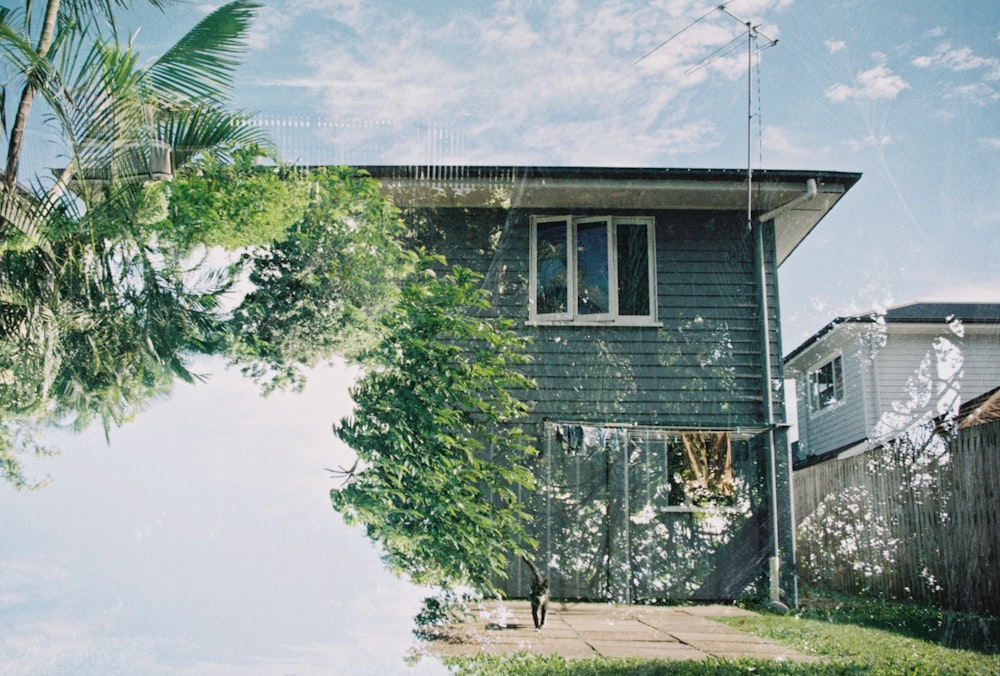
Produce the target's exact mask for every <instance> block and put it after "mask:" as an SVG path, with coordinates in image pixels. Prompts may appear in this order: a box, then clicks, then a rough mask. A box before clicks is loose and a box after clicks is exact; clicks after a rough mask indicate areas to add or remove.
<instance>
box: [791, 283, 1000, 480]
mask: <svg viewBox="0 0 1000 676" xmlns="http://www.w3.org/2000/svg"><path fill="white" fill-rule="evenodd" d="M785 373H786V376H787V377H789V378H794V379H795V382H796V387H795V390H796V397H797V409H798V433H799V440H798V442H797V443H796V444H795V445H794V447H795V448H794V462H795V466H796V468H798V467H804V466H807V465H810V464H814V463H816V462H821V461H825V460H830V459H833V458H837V457H848V456H850V455H854V454H857V453H862V452H865V451H868V450H871V449H873V448H876V447H878V446H879V445H881V444H882V443H884V442H885V441H888V440H890V439H894V438H896V437H898V436H899V435H900V434H902V433H903V432H905V431H906V430H907V429H909V428H911V427H913V426H914V425H918V424H921V423H926V422H929V421H931V420H933V419H935V418H938V417H939V416H947V415H954V414H955V413H956V410H957V408H958V407H959V405H965V404H966V403H967V402H970V401H974V400H975V399H976V398H977V397H980V396H982V395H984V394H986V393H988V392H990V391H991V390H994V389H996V388H997V386H1000V304H996V303H912V304H909V305H903V306H899V307H893V308H889V309H888V310H884V311H880V312H875V311H873V312H867V313H863V314H858V315H851V316H844V317H837V318H836V319H834V320H832V321H831V322H829V323H828V324H827V325H826V326H824V327H823V328H822V329H820V330H819V331H817V332H816V333H815V334H814V335H812V336H811V337H809V338H808V339H807V340H806V341H804V342H803V343H802V344H801V345H799V346H798V347H797V348H795V349H794V350H793V351H792V352H790V353H789V354H788V356H787V357H785Z"/></svg>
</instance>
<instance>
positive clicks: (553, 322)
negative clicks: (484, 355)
mask: <svg viewBox="0 0 1000 676" xmlns="http://www.w3.org/2000/svg"><path fill="white" fill-rule="evenodd" d="M524 325H525V326H559V327H566V326H581V327H597V326H604V327H621V328H651V329H662V328H663V322H658V321H656V320H653V319H643V320H630V321H622V320H620V319H605V320H594V319H589V320H580V319H528V320H526V321H525V322H524Z"/></svg>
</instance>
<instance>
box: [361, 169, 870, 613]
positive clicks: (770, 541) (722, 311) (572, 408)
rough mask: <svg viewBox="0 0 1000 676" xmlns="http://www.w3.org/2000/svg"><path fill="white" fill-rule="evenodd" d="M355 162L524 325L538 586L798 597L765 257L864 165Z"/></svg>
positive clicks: (518, 577) (417, 231) (592, 591)
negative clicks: (543, 579)
mask: <svg viewBox="0 0 1000 676" xmlns="http://www.w3.org/2000/svg"><path fill="white" fill-rule="evenodd" d="M367 169H368V171H369V172H370V173H371V175H372V176H373V177H374V178H376V179H378V180H379V181H380V182H381V183H382V185H383V190H384V191H385V192H386V193H387V194H389V195H390V196H391V197H392V199H393V201H394V202H395V204H396V205H397V206H398V207H400V208H401V209H402V210H403V217H404V220H406V222H407V223H408V224H409V226H410V228H411V230H412V232H413V237H414V240H415V242H418V243H420V244H422V245H424V246H427V248H428V249H429V250H432V251H435V252H437V253H443V254H444V255H445V256H446V257H447V259H448V262H449V264H460V265H464V266H467V267H470V268H472V269H474V270H478V271H479V272H482V273H483V274H484V275H485V278H484V284H485V286H486V288H487V289H488V290H489V291H490V293H491V296H492V301H493V308H494V309H493V311H494V312H496V313H498V314H500V315H503V316H506V317H510V318H512V319H514V320H515V321H516V322H517V326H518V327H519V330H520V331H522V332H523V333H524V334H526V335H528V336H530V337H531V338H532V340H533V342H532V344H531V347H530V350H531V352H532V355H531V356H532V360H531V361H530V363H529V364H528V365H526V366H525V367H523V368H524V369H525V371H526V373H527V375H529V376H531V377H532V378H533V379H534V380H535V381H536V383H537V388H536V389H534V390H532V391H530V392H528V393H527V394H526V396H527V397H529V398H530V401H529V404H530V406H531V413H530V416H529V418H528V420H527V425H526V429H527V431H529V432H530V433H531V434H532V435H533V436H534V437H535V439H536V440H537V445H538V450H539V456H538V459H537V463H538V465H537V473H538V478H539V482H540V484H541V489H540V490H539V492H538V493H537V495H532V496H523V497H524V499H525V501H526V502H527V504H528V505H530V506H531V507H532V508H533V511H534V513H535V515H536V518H535V522H534V526H533V527H534V528H535V535H536V537H537V539H538V541H539V551H538V561H539V563H540V566H541V567H542V568H544V569H546V570H547V572H548V574H549V576H550V578H551V583H552V589H553V594H554V595H555V596H556V597H561V598H581V599H595V600H597V599H600V600H614V601H621V602H644V601H657V600H679V599H703V600H722V599H732V598H735V597H736V596H737V595H738V594H739V593H740V592H741V591H742V590H743V589H744V588H745V587H746V586H747V585H749V584H750V583H752V582H754V581H755V580H758V579H760V580H765V579H766V580H768V581H769V583H770V586H769V591H770V595H771V598H772V600H778V599H779V598H780V599H783V600H784V602H785V603H789V604H794V603H795V602H796V583H795V554H794V528H793V521H792V514H791V504H792V501H791V487H790V473H791V458H790V453H789V449H788V444H787V437H786V431H785V430H786V424H785V407H784V401H783V392H782V388H781V386H780V384H781V383H782V379H783V372H782V360H781V354H782V348H781V339H780V332H779V308H778V291H777V277H776V272H777V268H778V266H779V265H780V264H781V263H782V262H783V261H784V260H785V259H786V258H787V257H788V256H789V255H790V254H791V253H792V251H793V250H794V249H795V248H796V246H798V244H799V243H800V242H801V241H802V240H803V239H804V238H805V237H806V236H807V235H808V234H809V232H810V231H811V230H812V229H813V228H814V227H815V226H816V224H817V223H818V222H819V221H820V220H821V219H822V218H823V216H825V215H826V213H827V212H828V211H829V210H830V209H831V208H832V207H833V206H834V204H836V203H837V201H838V200H839V199H840V198H841V197H842V196H843V195H844V194H845V193H846V192H847V191H848V190H849V189H850V188H851V187H852V186H853V185H854V184H855V183H856V182H857V180H858V179H859V178H860V175H859V174H855V173H842V172H822V171H820V172H817V171H770V170H768V171H756V172H754V173H753V174H752V183H750V182H748V180H747V178H748V177H747V172H746V171H745V170H729V169H721V170H716V169H711V170H710V169H626V168H569V167H561V168H554V167H473V166H462V167H445V166H431V167H417V166H412V167H410V166H376V167H367ZM748 197H749V199H750V202H751V205H750V209H748V206H747V202H748ZM748 211H749V212H750V213H749V214H748ZM748 216H749V218H748ZM509 571H510V574H509V577H508V579H507V580H505V581H502V586H503V587H504V588H505V591H506V592H507V593H508V595H510V596H514V597H517V596H523V595H524V594H525V593H526V591H527V586H528V581H527V574H528V573H527V571H526V570H525V569H524V566H523V564H521V563H520V562H519V561H516V560H512V561H511V564H510V569H509ZM768 571H769V572H770V574H769V575H768V576H766V577H764V576H762V573H767V572H768Z"/></svg>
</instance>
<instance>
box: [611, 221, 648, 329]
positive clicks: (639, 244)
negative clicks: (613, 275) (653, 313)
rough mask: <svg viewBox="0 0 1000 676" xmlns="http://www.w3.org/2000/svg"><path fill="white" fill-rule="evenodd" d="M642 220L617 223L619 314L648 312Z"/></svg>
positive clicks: (644, 229)
mask: <svg viewBox="0 0 1000 676" xmlns="http://www.w3.org/2000/svg"><path fill="white" fill-rule="evenodd" d="M646 231H647V226H646V224H645V223H619V224H618V237H617V240H618V241H617V245H618V314H620V315H639V316H646V315H648V314H650V312H649V243H648V242H647V240H646Z"/></svg>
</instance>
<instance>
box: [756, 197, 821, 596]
mask: <svg viewBox="0 0 1000 676" xmlns="http://www.w3.org/2000/svg"><path fill="white" fill-rule="evenodd" d="M817 192H818V187H817V185H816V179H814V178H810V179H808V180H807V181H806V191H805V192H804V193H803V194H801V195H799V196H798V197H796V198H795V199H793V200H791V201H790V202H786V203H785V204H782V205H781V206H778V207H776V208H774V209H772V210H770V211H768V212H766V213H764V214H761V215H760V217H758V219H757V242H756V244H757V262H758V274H759V276H758V284H759V286H760V308H761V342H762V346H763V349H764V397H765V399H764V400H765V404H766V415H767V428H768V431H767V435H768V450H769V452H770V456H771V457H770V458H768V460H769V464H770V476H769V477H768V478H769V479H770V484H771V533H772V537H773V546H774V548H773V551H772V553H771V557H770V561H769V563H770V570H769V573H770V576H769V577H770V593H769V596H770V599H769V601H768V607H770V608H771V609H773V610H778V611H783V612H787V611H788V606H787V605H785V604H784V603H783V602H782V601H781V545H780V538H779V535H778V528H779V521H778V469H777V462H778V457H777V455H778V454H777V448H776V446H777V444H776V440H775V435H774V431H775V428H776V423H775V420H774V388H773V386H772V384H771V369H772V366H773V363H772V360H771V326H770V318H771V310H770V303H768V300H767V260H766V258H765V257H764V224H765V223H766V222H767V221H770V220H772V219H773V218H774V217H775V216H778V215H779V214H781V213H783V212H785V211H787V210H789V209H791V208H793V207H795V206H798V205H799V204H803V203H805V202H808V201H810V200H811V199H813V198H814V197H816V194H817ZM792 537H793V539H794V534H793V536H792Z"/></svg>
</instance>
